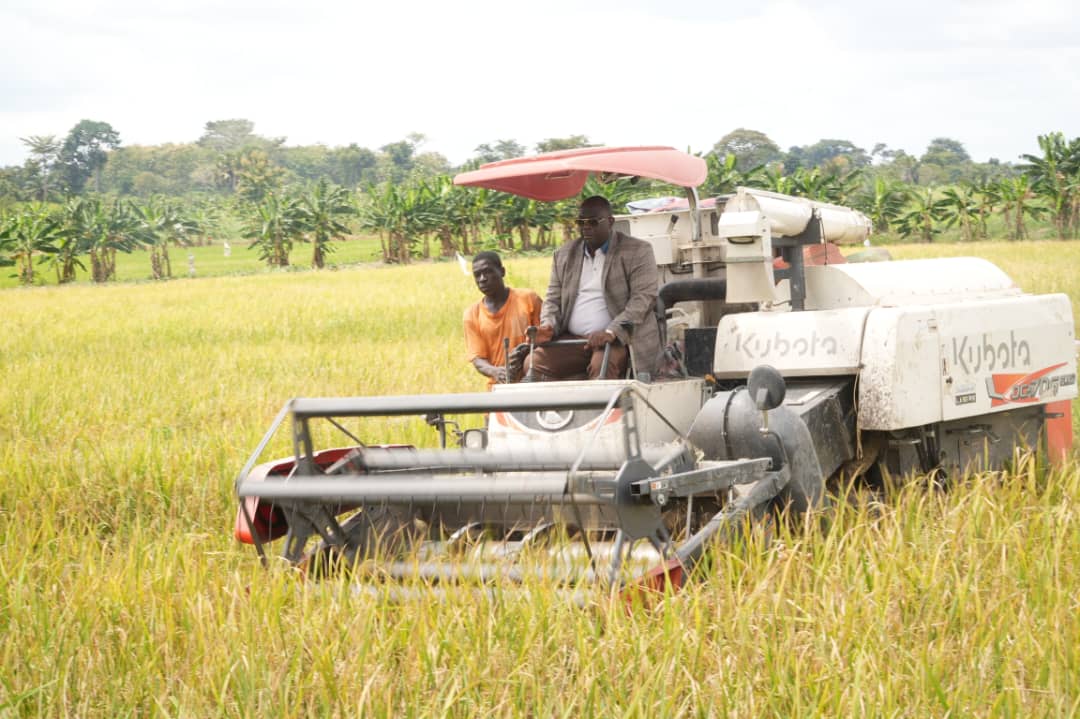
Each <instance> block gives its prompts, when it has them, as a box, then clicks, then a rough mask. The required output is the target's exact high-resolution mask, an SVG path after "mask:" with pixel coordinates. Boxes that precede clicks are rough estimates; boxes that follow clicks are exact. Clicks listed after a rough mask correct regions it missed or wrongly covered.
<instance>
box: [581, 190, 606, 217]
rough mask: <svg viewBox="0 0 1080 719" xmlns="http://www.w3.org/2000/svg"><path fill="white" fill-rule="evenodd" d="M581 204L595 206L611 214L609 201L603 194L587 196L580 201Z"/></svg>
mask: <svg viewBox="0 0 1080 719" xmlns="http://www.w3.org/2000/svg"><path fill="white" fill-rule="evenodd" d="M581 206H582V207H595V208H596V209H598V210H600V211H601V212H603V213H604V214H605V215H611V202H610V201H608V198H606V197H604V196H603V195H593V196H592V197H588V198H586V199H585V200H584V201H583V202H582V203H581Z"/></svg>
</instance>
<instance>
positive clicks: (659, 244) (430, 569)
mask: <svg viewBox="0 0 1080 719" xmlns="http://www.w3.org/2000/svg"><path fill="white" fill-rule="evenodd" d="M589 173H596V174H598V175H599V176H600V177H601V178H602V179H604V178H609V177H625V176H635V177H647V178H652V179H659V180H663V181H665V182H668V183H671V184H675V185H679V186H682V187H684V188H686V200H685V204H684V206H683V207H679V206H678V204H677V203H675V202H673V203H671V206H670V207H668V208H666V209H661V210H660V211H654V212H646V213H642V214H631V215H627V216H622V217H619V218H617V221H616V227H617V228H618V229H621V230H623V231H624V232H626V233H627V234H631V235H633V236H635V237H638V238H640V239H643V240H646V241H648V242H650V243H651V244H652V247H653V251H654V256H655V258H656V261H657V265H658V267H659V270H660V273H659V274H660V278H661V280H660V284H661V286H660V287H658V299H657V307H656V309H657V321H658V322H659V323H660V328H661V333H662V335H664V336H666V338H667V344H668V347H669V352H670V354H669V359H670V360H671V362H670V363H669V365H670V366H671V367H677V370H674V371H672V372H671V375H672V376H665V377H648V376H644V375H643V374H634V373H633V372H631V376H630V377H628V378H626V379H620V380H602V381H591V382H583V381H568V382H553V383H542V384H540V383H522V384H503V385H496V386H495V388H494V390H493V391H492V392H489V393H479V394H451V395H423V396H389V397H354V398H337V399H294V400H292V401H291V402H289V403H288V404H287V405H286V406H285V408H284V409H283V410H282V412H281V413H280V414H279V416H278V418H277V420H276V421H275V422H274V424H273V426H272V427H271V428H270V431H269V432H268V433H267V435H266V437H265V438H264V439H263V441H262V442H261V443H260V445H259V447H258V448H257V449H256V451H255V453H254V454H253V455H252V457H251V458H250V460H249V461H248V463H247V464H246V465H245V467H244V469H243V470H242V471H241V473H240V475H239V477H238V479H237V493H238V495H239V498H240V503H241V504H240V510H239V512H238V516H237V525H236V534H237V537H238V538H239V539H241V541H245V542H249V543H253V544H255V545H256V546H257V548H258V550H259V553H260V555H261V556H263V557H264V559H265V557H266V556H267V555H266V551H265V547H264V545H266V544H267V543H268V542H270V541H272V540H274V539H276V538H278V537H284V538H285V541H284V549H283V551H282V555H283V557H284V558H285V559H286V560H288V561H289V562H290V563H293V564H296V565H299V566H303V567H306V568H307V570H308V571H309V573H313V574H320V573H323V572H327V571H333V570H334V569H336V568H340V567H342V566H347V567H349V568H350V570H351V571H352V572H354V573H355V574H356V575H357V576H367V577H377V578H380V579H382V580H389V579H406V578H408V577H413V578H418V579H420V580H423V582H424V586H428V585H430V584H439V585H442V584H448V583H451V582H470V583H473V582H479V583H481V584H483V583H487V582H489V581H495V580H508V581H526V580H528V579H532V578H540V579H541V580H543V581H548V580H550V581H562V582H565V583H567V584H568V585H570V586H574V587H580V586H581V584H582V583H587V582H589V581H594V580H595V581H597V582H600V583H602V584H604V585H605V586H609V587H615V588H618V587H623V586H626V585H634V586H646V587H650V588H665V587H678V586H680V585H681V583H682V582H683V581H684V580H685V578H686V576H687V575H688V573H689V572H690V571H692V570H694V569H695V568H696V567H698V566H699V562H700V560H701V559H702V557H703V556H705V553H706V551H707V549H708V547H709V546H711V545H712V544H713V543H714V542H715V541H717V540H718V539H719V538H721V537H725V536H728V535H730V534H732V533H734V532H737V531H740V530H741V528H742V527H743V526H744V525H745V524H746V523H747V522H748V521H752V520H754V519H757V518H761V517H763V516H769V515H772V514H773V512H774V511H775V510H779V509H787V510H789V511H790V512H792V513H795V514H799V513H805V512H808V511H812V510H814V509H815V508H817V507H820V506H822V504H823V503H824V502H825V501H826V486H827V482H828V481H829V480H830V479H832V478H835V477H839V476H844V477H847V478H848V479H853V480H854V479H859V478H866V479H868V480H870V481H877V480H880V479H882V478H884V477H886V476H889V477H892V478H894V479H901V478H904V477H907V476H912V475H914V474H917V473H918V474H921V473H931V472H934V473H941V474H945V475H960V474H962V473H964V472H967V471H969V470H973V469H974V470H978V469H992V468H998V467H1001V466H1002V465H1004V464H1005V463H1007V462H1009V461H1010V460H1011V459H1012V458H1013V457H1014V452H1015V449H1016V448H1017V447H1030V448H1036V447H1039V446H1045V447H1046V448H1047V450H1048V451H1049V454H1050V457H1051V459H1052V460H1058V459H1060V458H1062V457H1063V456H1064V455H1065V453H1066V452H1067V450H1068V448H1069V447H1070V446H1071V441H1072V428H1071V400H1072V399H1073V398H1075V397H1076V396H1077V388H1076V364H1077V363H1076V340H1075V334H1074V333H1075V330H1074V323H1073V317H1072V310H1071V304H1070V302H1069V300H1068V298H1067V297H1066V296H1065V295H1061V294H1056V295H1027V294H1024V293H1023V292H1022V291H1021V290H1020V289H1019V288H1017V287H1016V286H1015V285H1014V284H1013V283H1012V281H1011V280H1010V279H1009V278H1008V277H1007V276H1006V275H1005V274H1004V273H1003V272H1001V271H1000V270H999V269H998V268H996V267H994V266H993V265H992V264H990V263H989V262H986V261H984V260H980V259H975V258H953V259H941V260H916V261H903V262H893V261H888V262H873V263H850V264H849V263H846V262H844V261H843V259H844V258H843V256H842V255H841V254H840V253H839V252H838V251H837V250H836V248H835V244H836V243H839V244H843V243H852V244H855V243H862V242H863V241H864V240H865V239H866V238H867V236H868V234H869V231H870V223H869V220H867V218H866V217H865V216H863V215H862V214H861V213H858V212H856V211H853V210H850V209H848V208H844V207H839V206H835V205H829V204H825V203H819V202H811V201H808V200H804V199H800V198H794V197H788V196H785V195H779V194H776V193H770V192H763V191H758V190H751V189H747V188H739V189H738V191H737V192H736V193H735V194H734V195H730V196H726V197H721V198H717V199H716V200H715V204H713V205H711V206H710V205H709V204H708V203H701V202H699V200H698V197H697V194H696V191H695V190H694V188H695V187H696V186H697V185H698V184H700V183H701V182H702V181H703V180H704V177H705V163H704V162H703V161H702V160H701V159H700V158H697V157H693V156H690V155H687V154H685V153H681V152H678V151H676V150H673V149H671V148H659V147H644V148H640V147H639V148H588V149H584V150H570V151H564V152H558V153H550V154H548V155H540V156H537V157H534V158H521V159H517V160H507V161H503V162H497V163H492V164H489V165H485V166H483V167H481V168H480V169H479V170H476V171H474V172H468V173H464V174H462V175H459V176H458V177H456V178H455V182H456V183H458V184H461V185H474V186H483V187H488V188H492V189H496V190H501V191H506V192H512V193H516V194H520V195H524V196H526V197H530V198H533V199H539V200H557V199H563V198H567V197H573V196H575V195H577V194H579V193H580V191H581V188H582V186H583V185H584V182H585V179H586V177H587V176H588V175H589ZM470 414H471V415H482V416H483V418H484V422H483V427H482V428H481V427H476V428H473V429H466V430H460V429H458V427H459V426H464V424H461V425H459V424H457V423H458V421H459V418H460V417H462V416H466V415H470ZM410 415H411V416H416V417H422V418H424V420H426V421H427V423H428V424H429V425H431V426H432V427H434V428H435V429H436V430H437V432H438V436H439V438H440V441H439V444H440V447H439V448H438V449H420V448H415V447H413V446H409V445H408V444H406V443H399V444H387V442H388V441H393V438H379V439H378V441H377V442H378V443H371V442H368V441H366V440H362V439H361V438H359V437H357V436H356V434H354V433H353V432H351V431H350V430H349V429H348V427H347V426H346V425H347V424H348V422H349V421H351V420H350V418H370V417H388V416H410ZM286 420H289V421H290V422H291V430H292V441H293V456H292V457H290V458H287V459H283V460H278V461H274V462H268V463H263V464H259V465H256V463H257V462H258V461H259V458H260V455H261V454H262V452H263V450H264V449H265V447H266V446H267V444H268V443H269V442H270V440H271V438H272V437H273V435H274V433H275V432H276V431H277V430H278V429H279V427H281V426H282V425H283V424H285V422H286ZM317 422H326V423H328V424H329V426H330V427H333V428H335V430H336V431H338V432H340V433H341V436H342V437H343V438H347V439H348V441H347V442H345V441H343V446H340V447H337V448H332V449H321V448H319V447H317V446H316V442H315V437H316V436H325V434H326V433H325V432H322V433H317V432H315V431H314V430H313V426H314V425H315V423H317ZM473 424H477V425H479V424H481V423H480V422H479V421H477V422H474V423H473Z"/></svg>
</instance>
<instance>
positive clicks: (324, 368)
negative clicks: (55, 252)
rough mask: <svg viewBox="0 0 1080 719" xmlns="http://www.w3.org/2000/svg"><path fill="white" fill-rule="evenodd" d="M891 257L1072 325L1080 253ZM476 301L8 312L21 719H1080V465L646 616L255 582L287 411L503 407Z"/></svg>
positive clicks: (729, 569) (441, 271)
mask: <svg viewBox="0 0 1080 719" xmlns="http://www.w3.org/2000/svg"><path fill="white" fill-rule="evenodd" d="M889 249H890V251H891V252H892V253H893V255H894V256H896V257H898V258H909V257H924V256H931V255H938V254H940V255H957V254H973V255H978V256H984V257H987V258H988V259H991V260H992V261H994V262H996V263H998V264H999V265H1000V266H1001V267H1002V268H1003V269H1005V270H1006V271H1007V272H1009V274H1010V275H1011V276H1012V277H1013V279H1014V280H1016V281H1017V282H1018V283H1019V284H1020V285H1021V286H1022V287H1024V288H1025V289H1026V290H1029V291H1032V292H1066V293H1068V294H1069V295H1070V297H1072V298H1073V308H1074V315H1075V316H1076V317H1080V306H1078V304H1077V301H1078V298H1080V278H1078V277H1077V273H1076V272H1075V269H1074V268H1076V267H1080V243H1063V242H1025V243H1003V242H996V243H985V244H963V245H936V244H935V245H930V246H915V245H898V246H892V247H890V248H889ZM217 251H220V248H217ZM549 262H550V261H549V260H548V259H546V258H529V259H514V258H511V259H508V260H507V267H508V281H509V284H511V285H513V286H528V287H532V288H534V289H537V290H538V291H541V292H542V291H543V288H544V286H545V284H546V281H547V274H548V269H549V266H550V265H549ZM174 263H176V264H177V265H178V266H179V265H180V263H178V262H177V261H176V260H175V259H174ZM476 297H477V292H476V289H475V287H473V285H472V281H471V279H470V278H468V277H465V276H464V275H462V273H461V272H460V270H459V269H458V267H457V266H456V264H453V263H435V264H425V265H417V266H413V267H405V268H401V267H395V268H385V267H376V266H370V267H354V268H343V269H340V270H338V271H324V272H295V273H258V274H252V275H250V276H222V277H212V278H199V279H178V280H174V281H170V282H163V283H120V284H110V285H107V286H92V285H89V284H79V285H75V286H67V287H37V288H29V289H11V290H4V291H0V308H2V311H3V316H4V319H5V326H4V329H5V331H4V332H3V333H2V334H0V382H2V384H0V718H6V717H37V716H45V717H69V716H78V717H127V716H132V717H134V716H139V717H143V716H155V717H157V716H161V717H206V716H227V717H249V716H250V717H256V716H318V717H327V716H329V717H333V716H343V717H344V716H348V717H352V716H373V717H381V716H395V717H396V716H425V717H426V716H440V717H441V716H448V717H472V716H477V715H492V716H619V717H665V716H695V717H696V716H703V717H711V716H718V717H720V716H739V717H744V716H776V717H791V716H815V717H816V716H905V717H906V716H912V717H926V716H1080V462H1078V461H1077V460H1076V459H1074V460H1073V461H1072V462H1071V463H1070V464H1068V465H1067V466H1065V467H1064V468H1061V469H1058V470H1053V471H1048V470H1046V468H1044V467H1042V466H1041V465H1040V464H1038V463H1037V462H1035V461H1033V460H1032V459H1030V458H1026V457H1021V458H1019V460H1018V461H1017V463H1016V466H1015V468H1014V469H1013V470H1012V471H1011V472H1009V473H1007V474H987V475H981V476H973V477H970V478H968V480H967V481H965V482H963V483H961V484H960V485H959V486H957V487H955V488H953V489H952V490H951V491H949V492H947V493H941V492H938V491H933V490H928V489H926V488H925V487H924V486H921V485H919V486H910V487H907V488H905V489H903V490H902V491H899V492H898V493H897V494H896V495H895V496H890V497H888V498H887V499H885V500H883V501H877V500H875V501H866V500H865V498H862V499H859V500H857V501H852V502H847V503H841V504H840V509H839V510H838V511H837V512H836V513H835V515H834V516H833V517H832V518H831V520H830V524H831V526H830V528H829V530H828V531H820V532H819V531H808V532H795V533H787V532H782V533H781V535H780V536H779V537H778V538H777V539H776V540H775V541H773V542H771V543H770V544H768V545H767V546H766V545H764V544H763V543H761V542H760V538H758V537H757V536H756V535H755V536H752V537H751V538H750V539H749V540H748V541H747V543H746V544H745V545H740V546H736V547H730V548H727V549H724V550H719V551H718V552H717V553H716V556H715V561H714V566H713V567H712V569H711V572H710V575H709V576H708V577H707V579H705V580H704V581H700V582H697V583H695V584H694V585H692V586H691V587H690V588H689V589H688V590H687V591H685V592H683V593H681V594H679V595H677V596H674V597H670V598H668V599H666V600H664V601H663V602H661V603H659V604H658V605H657V606H654V607H652V608H650V609H644V608H641V609H639V610H638V611H634V612H627V611H626V609H625V606H624V605H623V604H621V603H619V602H612V601H609V599H608V598H607V597H605V596H603V595H597V596H596V598H595V601H593V602H592V603H590V605H589V606H587V607H586V608H585V609H583V610H582V609H578V608H575V607H574V606H573V605H572V604H570V603H568V602H566V601H565V600H564V599H563V597H561V596H560V595H559V594H557V593H556V592H553V591H551V590H550V589H549V588H547V587H544V586H542V585H532V586H528V587H527V588H526V591H524V592H511V591H503V590H502V589H499V590H497V591H495V592H493V593H492V594H491V595H490V596H483V597H476V596H473V595H460V596H458V595H454V594H451V595H450V596H448V597H446V598H445V600H444V601H438V602H437V601H413V602H408V603H405V604H403V605H389V604H387V603H385V602H382V601H380V600H379V597H377V596H369V595H368V594H363V593H356V592H354V591H352V589H351V588H350V586H349V585H348V583H347V582H344V581H326V582H322V583H320V584H310V583H305V582H301V581H298V579H297V577H296V576H295V575H294V574H293V573H292V572H291V571H289V570H287V569H285V568H283V567H281V566H276V565H275V566H272V567H271V568H270V569H269V570H264V569H262V568H261V567H260V566H259V563H258V561H257V559H256V556H255V553H254V551H252V549H251V548H250V547H247V546H242V545H239V544H237V543H235V541H234V540H233V538H232V522H233V517H234V511H235V509H234V507H235V501H234V498H233V496H232V485H233V480H234V478H235V476H236V473H237V471H238V470H239V469H240V467H241V465H242V464H243V462H244V461H245V459H246V458H247V456H248V454H249V453H250V452H251V450H252V449H253V448H254V447H255V445H256V444H257V442H258V440H259V439H260V437H261V436H262V433H263V432H264V431H265V429H266V427H267V426H268V425H269V423H270V421H271V420H272V419H273V417H274V415H275V414H276V413H277V411H278V410H279V409H280V407H281V406H282V405H283V404H284V402H285V401H286V400H287V399H288V398H290V397H294V396H336V395H361V394H363V395H368V394H401V393H427V392H456V391H473V390H481V389H482V388H483V387H484V384H485V383H484V381H483V378H482V377H480V375H478V374H477V373H476V372H475V371H473V370H472V368H471V367H470V366H468V365H467V364H466V362H465V357H464V343H463V338H462V331H461V313H462V310H463V308H464V307H465V306H466V305H467V304H468V303H470V302H472V301H474V300H475V299H476ZM415 424H419V423H414V425H409V426H404V427H403V426H394V427H389V426H388V427H386V430H387V431H389V430H391V429H393V430H396V431H397V432H398V433H399V436H401V435H402V434H403V435H404V436H405V437H407V438H409V439H410V440H411V441H417V442H420V441H424V442H426V443H428V444H430V443H431V441H432V439H433V433H432V431H431V430H430V429H429V428H426V427H423V426H422V425H420V426H415ZM1074 426H1080V422H1077V421H1076V408H1075V407H1074ZM371 429H372V431H373V432H378V431H380V428H379V427H377V426H376V427H372V428H371ZM279 450H280V451H279ZM275 451H277V452H278V454H281V453H285V447H284V445H280V446H276V447H274V448H272V450H271V452H270V454H274V452H275Z"/></svg>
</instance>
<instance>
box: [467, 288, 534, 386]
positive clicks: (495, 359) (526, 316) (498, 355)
mask: <svg viewBox="0 0 1080 719" xmlns="http://www.w3.org/2000/svg"><path fill="white" fill-rule="evenodd" d="M541 304H543V303H542V302H541V300H540V295H538V294H536V293H535V292H533V291H532V290H516V289H514V288H512V287H511V288H510V296H509V297H507V298H506V303H505V304H503V306H502V307H500V308H499V311H498V312H496V313H495V314H492V313H491V312H489V311H488V308H487V307H485V306H484V300H482V299H481V300H478V301H477V302H476V303H475V304H473V305H470V306H469V307H468V309H466V310H465V318H464V319H465V347H466V349H467V350H468V355H469V361H470V362H472V361H473V360H474V359H476V358H477V357H483V358H484V359H486V360H487V361H488V362H490V363H491V364H493V365H495V366H496V367H501V366H503V365H504V364H506V352H505V351H504V349H503V337H509V338H510V349H513V348H514V347H516V346H517V345H519V344H521V343H522V342H526V341H527V338H526V337H525V328H526V327H528V326H529V325H539V324H540V306H541ZM493 384H495V380H493V379H490V378H489V379H488V385H489V386H490V385H493Z"/></svg>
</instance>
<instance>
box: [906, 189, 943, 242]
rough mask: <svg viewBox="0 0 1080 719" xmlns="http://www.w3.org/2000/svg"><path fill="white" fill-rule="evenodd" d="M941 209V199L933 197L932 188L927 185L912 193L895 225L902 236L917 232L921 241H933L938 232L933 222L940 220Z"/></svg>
mask: <svg viewBox="0 0 1080 719" xmlns="http://www.w3.org/2000/svg"><path fill="white" fill-rule="evenodd" d="M943 210H944V207H943V201H942V200H940V199H936V198H935V197H934V188H933V187H927V188H925V189H924V190H923V191H921V192H915V193H912V195H911V203H910V204H909V205H908V209H907V211H906V212H905V213H904V214H903V215H901V216H900V218H899V221H898V222H897V225H896V227H897V229H898V230H899V231H900V234H901V235H902V236H903V237H909V236H911V235H914V234H918V235H919V237H920V238H922V241H923V242H933V240H934V235H936V234H937V233H938V232H939V230H938V228H937V226H936V224H935V223H937V222H940V221H941V217H942V212H943Z"/></svg>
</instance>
